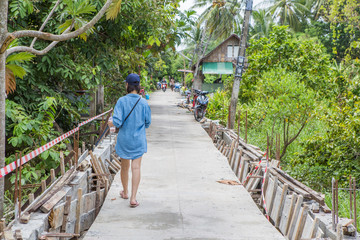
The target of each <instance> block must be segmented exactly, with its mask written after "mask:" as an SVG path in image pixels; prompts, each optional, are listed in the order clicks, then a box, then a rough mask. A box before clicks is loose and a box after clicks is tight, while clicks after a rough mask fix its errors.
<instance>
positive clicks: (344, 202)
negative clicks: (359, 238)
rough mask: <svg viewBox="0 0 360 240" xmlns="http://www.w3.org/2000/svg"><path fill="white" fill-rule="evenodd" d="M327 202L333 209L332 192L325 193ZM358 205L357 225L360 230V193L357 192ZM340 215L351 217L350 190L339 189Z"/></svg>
mask: <svg viewBox="0 0 360 240" xmlns="http://www.w3.org/2000/svg"><path fill="white" fill-rule="evenodd" d="M325 203H326V205H328V207H329V208H331V209H333V206H332V201H331V192H327V193H326V194H325ZM356 206H357V216H356V226H357V230H358V231H360V216H359V215H360V212H359V209H360V208H359V207H360V193H359V192H357V193H356ZM339 217H341V218H349V219H350V196H349V191H346V190H340V189H339Z"/></svg>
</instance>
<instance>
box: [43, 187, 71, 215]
mask: <svg viewBox="0 0 360 240" xmlns="http://www.w3.org/2000/svg"><path fill="white" fill-rule="evenodd" d="M66 193H67V192H66V191H64V190H60V191H58V192H57V193H55V194H54V195H52V196H51V198H50V199H49V200H48V201H46V202H45V203H44V204H43V205H42V206H41V207H40V210H41V211H42V212H44V213H47V212H49V211H50V210H51V209H52V208H53V207H54V206H55V205H56V204H57V203H58V202H59V201H60V200H61V199H63V197H65V195H66Z"/></svg>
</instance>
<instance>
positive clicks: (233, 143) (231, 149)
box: [228, 140, 235, 165]
mask: <svg viewBox="0 0 360 240" xmlns="http://www.w3.org/2000/svg"><path fill="white" fill-rule="evenodd" d="M234 147H235V141H234V140H233V141H232V142H231V147H230V152H229V158H228V161H229V164H230V165H231V160H232V156H233V154H234Z"/></svg>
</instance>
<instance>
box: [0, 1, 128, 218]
mask: <svg viewBox="0 0 360 240" xmlns="http://www.w3.org/2000/svg"><path fill="white" fill-rule="evenodd" d="M80 2H81V1H75V2H74V3H80ZM83 2H84V3H86V2H87V1H83ZM69 3H71V1H70V2H69ZM118 3H120V4H121V0H117V1H114V2H113V1H112V0H107V1H106V2H105V4H104V5H103V7H102V8H101V10H100V11H99V12H98V13H97V14H96V15H95V16H94V17H93V18H92V19H91V21H89V22H88V23H87V24H85V25H83V26H81V27H80V26H79V27H78V28H77V29H76V30H75V31H72V29H73V27H74V26H75V22H74V19H73V21H72V22H71V23H70V25H69V26H68V27H66V30H64V31H63V32H62V34H52V33H47V32H42V29H41V30H37V31H36V30H19V31H14V32H11V33H10V32H8V28H7V18H8V0H0V168H2V167H4V166H5V99H6V94H5V81H6V70H5V64H6V57H7V56H9V55H10V54H12V53H15V52H31V53H33V54H35V55H44V54H46V53H47V52H48V51H49V50H51V49H52V48H54V47H55V46H56V44H57V43H58V42H60V41H66V40H69V39H71V38H75V37H78V36H79V35H81V34H84V33H85V32H87V31H88V30H90V29H91V28H92V27H93V26H94V25H95V24H96V23H97V22H98V21H99V20H100V19H101V17H102V16H103V15H104V14H105V12H106V10H107V9H108V8H109V7H110V5H111V4H113V8H112V10H113V11H115V12H119V11H120V8H117V4H118ZM85 5H86V4H85ZM52 13H53V11H51V12H50V14H49V18H50V17H51V14H52ZM46 21H47V20H45V22H44V25H45V24H46ZM23 37H33V38H39V39H43V40H47V41H52V42H51V43H50V44H49V45H48V46H47V47H45V48H44V49H41V50H38V49H35V48H34V45H33V44H31V45H30V46H16V47H13V48H10V49H7V46H8V45H9V44H10V43H11V42H12V41H13V40H14V39H17V38H23ZM3 203H4V178H1V179H0V216H3V213H4V206H3V205H4V204H3Z"/></svg>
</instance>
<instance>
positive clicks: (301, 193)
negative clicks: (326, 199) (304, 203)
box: [268, 168, 311, 198]
mask: <svg viewBox="0 0 360 240" xmlns="http://www.w3.org/2000/svg"><path fill="white" fill-rule="evenodd" d="M268 170H269V171H270V173H271V174H272V175H273V176H277V177H278V178H279V180H280V182H282V183H284V184H285V183H287V184H288V185H289V188H291V189H292V190H293V191H294V192H296V193H297V194H300V195H302V196H303V197H304V198H311V195H310V194H309V193H308V192H307V191H305V190H304V189H302V188H299V187H298V186H297V185H294V184H293V183H292V182H290V181H288V180H287V179H286V178H284V177H283V176H282V175H281V174H279V173H278V172H277V171H276V170H275V168H268Z"/></svg>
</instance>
